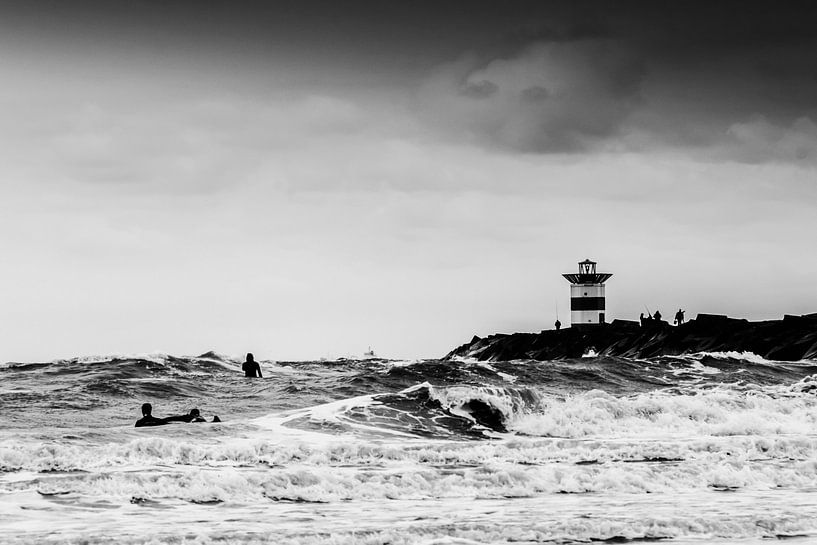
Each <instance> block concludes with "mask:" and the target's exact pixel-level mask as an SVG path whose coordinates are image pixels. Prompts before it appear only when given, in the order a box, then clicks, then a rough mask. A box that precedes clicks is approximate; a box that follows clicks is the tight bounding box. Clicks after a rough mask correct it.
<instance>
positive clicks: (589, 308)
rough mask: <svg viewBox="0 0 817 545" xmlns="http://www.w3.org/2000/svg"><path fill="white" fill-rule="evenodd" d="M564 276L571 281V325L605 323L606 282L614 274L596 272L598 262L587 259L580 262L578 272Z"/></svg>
mask: <svg viewBox="0 0 817 545" xmlns="http://www.w3.org/2000/svg"><path fill="white" fill-rule="evenodd" d="M562 276H564V277H565V278H566V279H567V281H568V282H570V322H571V325H573V326H574V327H575V326H585V325H594V324H603V323H604V320H605V312H606V309H605V306H606V304H605V296H604V283H605V282H606V281H607V280H608V279H609V278H610V277H611V276H613V275H612V274H611V273H598V272H596V262H595V261H590V260H589V259H585V260H584V261H580V262H579V272H578V273H568V274H563V275H562Z"/></svg>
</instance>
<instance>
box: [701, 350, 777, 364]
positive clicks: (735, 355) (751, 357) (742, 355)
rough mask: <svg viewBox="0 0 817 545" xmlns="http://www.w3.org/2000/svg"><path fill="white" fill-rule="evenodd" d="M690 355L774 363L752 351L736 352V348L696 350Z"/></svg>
mask: <svg viewBox="0 0 817 545" xmlns="http://www.w3.org/2000/svg"><path fill="white" fill-rule="evenodd" d="M690 356H691V357H696V358H702V357H704V356H710V357H712V358H717V359H731V360H742V361H748V362H751V363H758V364H762V365H767V364H770V363H774V362H772V361H771V360H767V359H766V358H764V357H763V356H758V355H757V354H755V353H754V352H748V351H743V352H738V351H736V350H728V351H724V352H696V353H695V354H691V355H690Z"/></svg>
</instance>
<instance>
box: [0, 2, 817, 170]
mask: <svg viewBox="0 0 817 545" xmlns="http://www.w3.org/2000/svg"><path fill="white" fill-rule="evenodd" d="M0 10H2V12H0V45H2V46H3V48H4V51H6V52H7V54H8V55H11V56H14V55H19V56H20V57H21V58H28V57H31V56H36V55H39V57H38V58H37V59H36V60H37V62H39V63H41V64H42V65H43V69H45V70H52V69H54V70H65V71H72V70H79V69H81V68H82V67H83V66H85V69H86V70H87V71H88V74H89V75H90V76H95V77H97V78H99V79H100V80H104V79H105V78H106V77H108V78H112V77H118V74H117V73H116V71H117V69H121V68H122V67H125V68H127V69H130V70H131V71H132V72H134V73H145V72H153V73H156V72H160V71H163V73H172V74H175V73H179V72H182V73H199V74H201V73H206V74H208V75H210V76H211V80H213V81H218V82H219V83H220V84H221V85H222V87H223V89H225V90H228V91H230V92H235V93H239V94H240V93H244V92H245V91H246V88H247V87H248V86H250V87H253V90H252V92H253V93H256V94H259V93H260V94H263V92H264V90H268V91H269V92H282V90H283V92H289V93H291V94H293V95H297V94H298V93H305V92H312V93H314V92H315V89H320V94H323V95H326V96H332V95H333V94H335V93H337V92H340V91H341V90H343V91H346V92H347V96H350V95H349V93H351V95H352V96H353V95H354V93H356V92H358V93H359V96H364V97H365V96H368V94H371V93H373V92H382V93H383V94H386V95H387V94H389V93H411V92H416V95H417V108H418V112H419V113H420V114H421V117H422V118H423V119H424V120H425V122H426V124H427V126H428V127H430V128H432V129H433V130H436V131H439V132H441V133H443V134H446V135H448V136H449V137H451V138H454V139H455V140H462V141H466V142H476V143H479V144H481V145H485V146H497V147H500V148H502V149H505V150H517V151H524V152H544V153H548V152H587V151H593V150H598V149H603V150H611V149H612V150H622V149H624V150H651V149H654V148H661V147H663V148H668V149H673V150H681V151H689V152H692V153H696V154H701V155H705V156H711V157H715V158H717V157H728V158H734V159H737V160H740V161H747V160H751V161H758V160H762V161H772V160H781V161H810V160H812V157H813V153H812V152H811V151H809V150H810V149H812V148H813V147H814V142H813V139H814V134H813V132H812V131H811V130H809V129H808V127H810V126H811V125H810V123H814V121H815V120H817V98H816V97H817V33H816V32H815V31H814V28H817V7H815V5H813V4H811V3H808V2H786V3H772V2H766V3H752V2H735V1H722V2H675V3H666V2H647V1H641V2H632V1H630V2H627V1H621V2H608V1H593V2H587V1H586V2H581V1H578V2H573V1H571V2H567V1H560V2H541V1H535V2H534V1H530V2H528V1H511V2H487V1H485V2H477V1H467V2H465V1H448V2H384V1H344V2H335V1H332V2H330V1H323V2H316V1H294V0H287V1H276V2H260V1H248V2H241V3H235V2H229V1H226V0H218V1H215V0H201V1H186V0H185V1H180V0H166V1H159V0H151V1H148V0H143V1H131V2H110V1H104V2H103V1H83V0H79V1H75V2H42V1H39V2H38V1H29V2H2V3H0ZM43 59H47V60H50V62H51V64H48V62H46V61H45V60H43ZM33 66H34V68H33V69H37V66H36V63H34V65H33ZM89 67H90V68H89ZM219 77H221V79H219ZM287 78H289V79H287ZM190 85H191V88H193V87H194V86H195V85H201V82H200V81H198V80H196V78H191V84H190ZM204 88H205V89H206V88H207V87H206V85H205V86H204ZM363 100H364V101H365V98H364V99H363Z"/></svg>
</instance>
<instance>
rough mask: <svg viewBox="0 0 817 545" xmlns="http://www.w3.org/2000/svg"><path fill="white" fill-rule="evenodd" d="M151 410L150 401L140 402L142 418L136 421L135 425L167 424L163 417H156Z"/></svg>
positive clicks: (138, 426) (139, 426)
mask: <svg viewBox="0 0 817 545" xmlns="http://www.w3.org/2000/svg"><path fill="white" fill-rule="evenodd" d="M152 412H153V405H151V404H150V403H142V418H140V419H139V420H137V421H136V427H137V428H141V427H143V426H164V425H165V424H167V422H165V419H164V418H156V417H155V416H153V415H152V414H151V413H152Z"/></svg>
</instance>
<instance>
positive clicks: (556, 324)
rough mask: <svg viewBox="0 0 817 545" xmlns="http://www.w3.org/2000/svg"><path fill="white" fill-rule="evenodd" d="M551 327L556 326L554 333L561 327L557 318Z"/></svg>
mask: <svg viewBox="0 0 817 545" xmlns="http://www.w3.org/2000/svg"><path fill="white" fill-rule="evenodd" d="M553 325H555V326H556V331H559V328H561V327H562V322H560V321H559V318H556V323H555V324H553Z"/></svg>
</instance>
